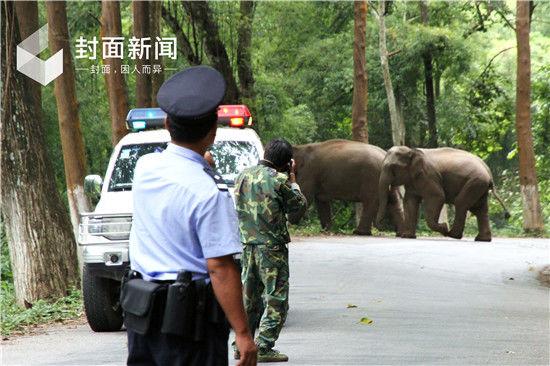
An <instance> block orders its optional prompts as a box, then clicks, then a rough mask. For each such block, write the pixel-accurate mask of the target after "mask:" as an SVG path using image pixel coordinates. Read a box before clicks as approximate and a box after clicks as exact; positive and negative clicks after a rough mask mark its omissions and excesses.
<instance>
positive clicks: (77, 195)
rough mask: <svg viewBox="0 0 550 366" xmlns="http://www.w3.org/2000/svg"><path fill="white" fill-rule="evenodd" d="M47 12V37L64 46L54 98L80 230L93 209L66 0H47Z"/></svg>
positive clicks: (73, 218) (73, 211) (56, 47)
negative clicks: (86, 179)
mask: <svg viewBox="0 0 550 366" xmlns="http://www.w3.org/2000/svg"><path fill="white" fill-rule="evenodd" d="M46 10H47V13H48V40H49V44H50V49H51V50H52V52H53V53H55V52H57V51H59V50H63V74H61V75H60V76H59V77H58V78H57V79H55V81H54V93H55V100H56V102H57V114H58V119H59V132H60V135H61V148H62V150H63V163H64V165H65V181H66V182H67V198H68V201H69V209H70V213H71V222H72V224H73V228H74V230H75V235H76V233H77V232H78V224H79V222H80V216H79V213H80V212H86V211H89V210H90V207H89V203H88V199H87V198H86V195H85V194H84V176H85V175H86V157H85V155H84V141H83V139H82V132H81V130H80V118H79V117H78V102H77V100H76V87H75V75H74V73H75V71H74V65H73V58H72V56H71V51H70V50H71V46H70V42H69V39H70V38H69V29H68V28H67V8H66V3H65V2H64V1H48V2H46Z"/></svg>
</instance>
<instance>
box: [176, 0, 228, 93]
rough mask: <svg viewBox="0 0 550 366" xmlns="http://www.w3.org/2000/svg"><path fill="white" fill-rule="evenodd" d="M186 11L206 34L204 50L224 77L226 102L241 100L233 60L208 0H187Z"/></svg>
mask: <svg viewBox="0 0 550 366" xmlns="http://www.w3.org/2000/svg"><path fill="white" fill-rule="evenodd" d="M182 5H183V7H184V8H185V11H186V12H187V14H188V15H189V17H190V18H191V20H192V21H196V22H197V25H198V26H199V28H200V29H201V31H202V34H203V36H204V38H205V39H204V48H205V49H204V51H205V53H206V55H207V56H208V59H209V60H210V62H211V63H212V66H213V67H214V68H215V69H216V70H218V71H219V72H220V73H221V74H222V75H223V77H224V79H225V83H226V85H227V91H226V93H225V99H224V102H225V103H238V102H239V89H238V88H237V82H236V81H235V76H234V75H233V68H232V67H231V61H230V60H229V57H228V55H227V51H226V49H225V45H224V44H223V42H222V41H221V39H220V34H219V28H218V23H216V20H215V19H214V15H213V13H212V10H211V9H210V6H209V5H208V2H206V1H185V2H183V3H182Z"/></svg>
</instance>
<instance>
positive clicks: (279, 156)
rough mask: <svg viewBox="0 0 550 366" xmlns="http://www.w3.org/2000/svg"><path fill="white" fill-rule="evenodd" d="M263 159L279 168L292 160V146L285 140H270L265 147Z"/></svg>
mask: <svg viewBox="0 0 550 366" xmlns="http://www.w3.org/2000/svg"><path fill="white" fill-rule="evenodd" d="M264 159H266V160H269V161H270V162H272V163H273V165H275V168H280V167H282V166H283V165H285V164H288V163H289V162H290V159H292V145H291V144H290V143H289V142H288V141H287V140H285V139H281V138H278V139H274V140H271V141H270V142H269V143H268V144H267V146H266V147H265V153H264Z"/></svg>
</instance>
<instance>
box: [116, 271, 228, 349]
mask: <svg viewBox="0 0 550 366" xmlns="http://www.w3.org/2000/svg"><path fill="white" fill-rule="evenodd" d="M120 304H121V306H122V310H123V315H124V325H125V326H126V328H127V329H131V330H133V331H134V332H136V333H138V334H142V335H146V334H148V333H151V332H153V331H159V330H160V332H161V333H163V334H170V335H175V336H180V337H183V338H185V339H186V340H192V341H201V340H204V336H205V329H206V325H207V324H206V322H211V323H219V324H224V325H227V320H226V318H225V314H224V312H223V310H222V308H221V306H220V305H219V304H218V301H217V300H216V297H215V296H214V291H213V290H212V285H211V284H210V283H209V282H208V283H207V281H206V280H197V281H192V280H191V273H190V272H186V271H180V272H179V273H178V277H177V279H176V280H175V281H160V282H151V281H145V280H144V279H143V278H142V276H141V274H140V273H139V272H136V271H133V270H130V271H129V272H127V273H126V275H125V276H124V278H123V280H122V289H121V292H120Z"/></svg>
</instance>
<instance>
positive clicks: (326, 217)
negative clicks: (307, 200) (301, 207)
mask: <svg viewBox="0 0 550 366" xmlns="http://www.w3.org/2000/svg"><path fill="white" fill-rule="evenodd" d="M315 204H316V205H317V211H319V221H321V227H322V228H323V230H329V229H330V226H331V225H332V212H331V207H330V201H320V200H319V199H315Z"/></svg>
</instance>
